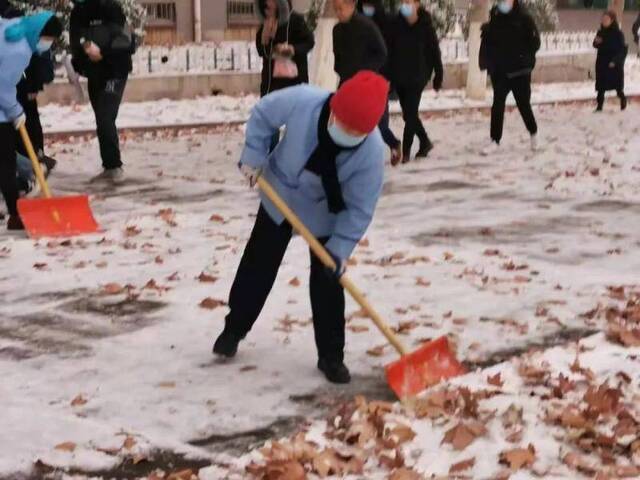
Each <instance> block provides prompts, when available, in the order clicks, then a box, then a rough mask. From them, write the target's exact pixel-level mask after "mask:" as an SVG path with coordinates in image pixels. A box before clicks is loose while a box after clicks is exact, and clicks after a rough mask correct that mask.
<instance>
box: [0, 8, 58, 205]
mask: <svg viewBox="0 0 640 480" xmlns="http://www.w3.org/2000/svg"><path fill="white" fill-rule="evenodd" d="M22 16H24V12H22V11H21V10H19V9H18V8H15V6H14V5H12V4H11V3H10V2H9V1H8V0H0V17H2V18H6V19H12V18H19V17H22ZM53 79H54V71H53V60H52V53H51V51H47V52H45V53H42V54H40V53H37V52H36V53H34V54H33V56H32V57H31V61H30V62H29V66H28V67H27V68H26V69H25V71H24V74H23V75H22V79H21V80H20V83H18V87H17V91H18V101H19V102H20V105H22V108H23V109H24V113H25V115H26V117H27V122H26V127H27V132H28V133H29V138H30V139H31V142H32V143H33V148H34V149H35V151H36V154H37V155H38V159H39V160H40V163H41V165H42V171H43V172H44V174H45V177H48V176H49V174H50V173H51V170H53V168H55V166H56V163H57V162H56V160H55V159H53V158H51V157H49V156H47V155H45V153H44V134H43V131H42V124H41V122H40V112H39V110H38V94H39V93H40V92H41V91H42V90H43V89H44V85H45V84H48V83H51V82H53ZM17 151H18V153H20V154H21V155H22V157H28V154H27V151H26V148H25V146H24V145H23V143H22V141H21V140H20V139H19V138H18V141H17ZM19 158H21V157H19ZM18 163H20V162H18ZM28 163H29V164H30V163H31V162H30V161H29V162H28ZM29 168H31V167H29ZM19 171H20V169H19ZM31 172H32V173H33V171H32V170H31ZM18 176H19V177H20V179H21V182H20V183H21V185H22V190H21V191H27V192H28V191H30V190H29V187H30V186H31V187H32V186H34V185H35V183H34V182H33V181H32V179H31V176H30V177H29V178H25V177H24V176H21V175H18Z"/></svg>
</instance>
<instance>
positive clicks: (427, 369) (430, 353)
mask: <svg viewBox="0 0 640 480" xmlns="http://www.w3.org/2000/svg"><path fill="white" fill-rule="evenodd" d="M257 183H258V185H259V187H260V189H261V190H262V191H263V192H264V194H265V195H266V196H267V197H268V198H269V200H271V202H273V204H274V205H275V206H276V208H278V210H280V212H282V214H283V215H284V217H285V218H286V219H287V221H288V222H289V223H290V224H291V226H292V227H293V229H294V230H296V231H297V232H298V233H299V234H300V235H301V236H302V237H304V239H305V240H306V241H307V243H308V244H309V246H310V247H311V250H312V251H313V253H314V254H315V255H316V256H317V257H318V258H319V259H320V261H321V262H322V263H324V264H325V265H326V266H327V267H329V268H336V264H335V262H334V261H333V258H331V255H329V253H328V252H327V250H326V249H325V248H324V246H323V245H322V244H321V243H320V242H319V241H318V240H317V239H316V238H315V236H314V235H313V234H312V233H311V232H310V231H309V230H308V229H307V227H305V226H304V224H303V223H302V222H301V221H300V219H299V218H298V217H297V215H296V214H295V213H293V211H292V210H291V209H290V208H289V206H288V205H287V204H286V203H285V202H284V200H282V198H281V197H280V195H278V193H277V192H276V191H275V190H274V189H273V187H271V185H270V184H269V182H267V181H266V180H265V179H264V178H263V177H259V178H258V181H257ZM340 284H341V285H342V286H343V287H344V288H345V290H347V291H348V292H349V293H350V294H351V296H352V297H353V299H354V300H355V301H356V302H357V303H358V304H359V305H360V306H361V307H362V309H363V310H364V311H365V312H367V314H368V315H369V317H370V318H371V320H373V323H375V324H376V327H378V329H379V330H380V332H382V334H383V335H384V336H385V337H386V338H387V340H388V341H389V343H390V344H391V345H393V347H394V348H395V349H396V350H397V351H398V353H399V354H400V355H401V357H400V359H399V360H397V361H395V362H392V363H390V364H389V365H387V366H386V367H385V370H386V376H387V382H388V383H389V386H390V387H391V389H392V390H393V391H394V392H395V394H396V395H397V396H398V398H400V399H406V398H410V397H413V396H415V395H416V394H418V393H420V392H421V391H422V390H424V389H425V388H427V387H429V386H431V385H434V384H436V383H438V382H439V381H440V380H442V379H445V378H450V377H454V376H457V375H460V374H462V373H465V370H464V368H463V367H462V365H461V364H460V363H459V362H458V361H457V360H456V358H455V355H454V354H453V353H452V352H451V350H450V348H449V342H448V341H447V337H441V338H439V339H437V340H434V341H431V342H427V343H425V344H424V345H422V346H421V347H420V348H418V349H417V350H415V351H413V352H409V351H408V350H407V349H406V348H405V347H404V345H403V344H402V343H401V342H400V340H399V339H398V337H397V336H396V334H395V333H393V331H392V330H391V329H390V328H389V326H388V325H387V324H386V323H385V321H384V320H383V319H382V317H381V316H380V315H379V314H378V312H376V311H375V310H374V308H373V306H372V305H371V304H370V303H369V301H368V300H367V299H366V298H365V296H364V295H363V294H362V292H360V290H358V288H357V287H356V286H355V285H354V283H353V282H352V281H351V280H350V279H349V278H348V277H347V276H346V275H342V277H340Z"/></svg>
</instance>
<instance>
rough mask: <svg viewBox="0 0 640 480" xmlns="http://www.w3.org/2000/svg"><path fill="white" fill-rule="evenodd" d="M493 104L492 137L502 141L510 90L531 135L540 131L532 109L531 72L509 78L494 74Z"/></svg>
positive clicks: (494, 139)
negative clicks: (505, 110)
mask: <svg viewBox="0 0 640 480" xmlns="http://www.w3.org/2000/svg"><path fill="white" fill-rule="evenodd" d="M491 83H492V85H493V106H492V107H491V139H492V140H493V141H494V142H496V143H500V140H502V130H503V128H504V109H505V104H506V101H507V95H509V92H513V97H514V98H515V100H516V105H517V106H518V110H519V111H520V115H521V116H522V120H524V124H525V126H526V127H527V130H528V131H529V133H530V134H531V135H535V134H536V133H538V124H537V123H536V118H535V116H534V115H533V110H532V109H531V74H529V75H520V76H518V77H514V78H507V77H506V76H504V75H492V76H491Z"/></svg>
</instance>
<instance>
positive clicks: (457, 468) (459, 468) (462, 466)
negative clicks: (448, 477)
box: [449, 457, 476, 473]
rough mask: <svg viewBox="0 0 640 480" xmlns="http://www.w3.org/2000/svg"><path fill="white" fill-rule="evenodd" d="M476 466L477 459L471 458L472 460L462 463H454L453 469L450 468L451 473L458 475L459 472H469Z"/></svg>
mask: <svg viewBox="0 0 640 480" xmlns="http://www.w3.org/2000/svg"><path fill="white" fill-rule="evenodd" d="M475 464H476V457H471V458H468V459H467V460H462V461H461V462H458V463H454V464H453V465H451V467H450V468H449V473H458V472H463V471H465V470H469V469H470V468H473V466H474V465H475Z"/></svg>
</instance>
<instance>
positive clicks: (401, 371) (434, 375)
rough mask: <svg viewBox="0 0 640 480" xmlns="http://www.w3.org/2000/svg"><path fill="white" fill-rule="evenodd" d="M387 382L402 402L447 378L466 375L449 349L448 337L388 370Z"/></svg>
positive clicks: (432, 343) (430, 343)
mask: <svg viewBox="0 0 640 480" xmlns="http://www.w3.org/2000/svg"><path fill="white" fill-rule="evenodd" d="M385 370H386V373H387V382H388V383H389V386H390V387H391V389H392V390H393V391H394V392H395V394H396V395H397V396H398V398H400V399H404V398H407V397H412V396H415V395H417V394H418V393H420V392H421V391H423V390H424V389H425V388H427V387H430V386H432V385H435V384H436V383H438V382H439V381H440V380H443V379H445V378H451V377H456V376H458V375H462V374H463V373H465V369H464V367H463V366H462V365H461V364H460V362H458V360H456V358H455V355H454V354H453V353H452V352H451V350H450V349H449V342H448V340H447V337H440V338H438V339H437V340H434V341H432V342H429V343H425V344H424V345H423V346H422V347H420V348H419V349H418V350H416V351H414V352H412V353H409V354H407V355H404V356H402V357H401V358H400V359H399V360H397V361H395V362H393V363H390V364H389V365H387V366H386V367H385Z"/></svg>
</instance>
